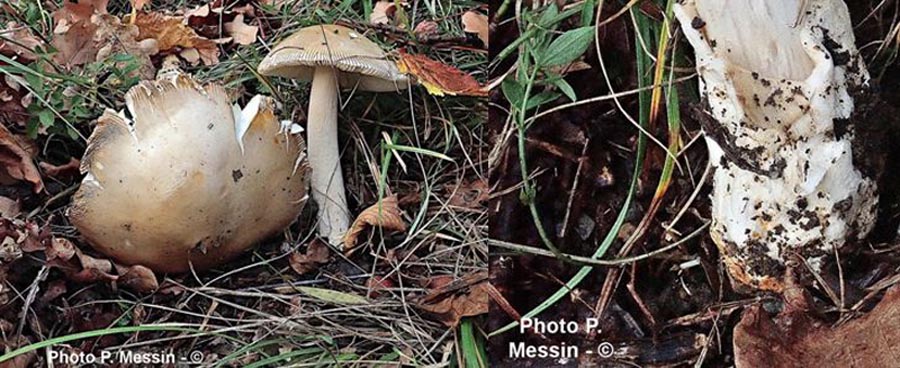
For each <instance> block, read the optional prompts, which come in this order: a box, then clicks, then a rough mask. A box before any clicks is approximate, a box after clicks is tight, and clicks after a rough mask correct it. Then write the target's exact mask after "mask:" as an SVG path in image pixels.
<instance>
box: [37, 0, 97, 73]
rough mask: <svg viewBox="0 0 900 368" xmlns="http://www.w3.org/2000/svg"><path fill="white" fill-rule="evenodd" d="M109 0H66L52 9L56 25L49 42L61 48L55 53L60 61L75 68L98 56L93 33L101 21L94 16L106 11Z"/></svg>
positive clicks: (55, 58) (57, 60)
mask: <svg viewBox="0 0 900 368" xmlns="http://www.w3.org/2000/svg"><path fill="white" fill-rule="evenodd" d="M107 3H108V0H88V1H79V2H78V3H73V2H71V1H65V2H64V3H63V6H62V7H60V8H59V9H58V10H57V11H55V12H53V20H54V21H56V28H54V30H53V33H54V35H53V40H51V42H50V43H51V44H52V45H53V47H54V48H56V50H57V51H58V52H57V53H56V54H55V55H53V59H54V60H55V61H56V62H57V63H59V64H61V65H63V66H65V67H68V68H72V67H74V66H78V65H82V64H86V63H90V62H93V61H94V60H95V57H96V55H97V51H98V50H99V47H98V46H97V44H96V42H94V34H95V33H96V32H97V28H98V25H97V24H96V23H94V22H93V21H92V18H93V16H94V15H103V14H107V13H106V5H107ZM97 19H99V17H98V18H97Z"/></svg>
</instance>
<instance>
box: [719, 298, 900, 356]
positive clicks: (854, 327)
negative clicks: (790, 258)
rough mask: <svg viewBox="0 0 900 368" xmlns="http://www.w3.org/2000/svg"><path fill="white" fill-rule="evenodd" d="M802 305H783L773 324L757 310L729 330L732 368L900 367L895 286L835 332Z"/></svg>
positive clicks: (899, 305)
mask: <svg viewBox="0 0 900 368" xmlns="http://www.w3.org/2000/svg"><path fill="white" fill-rule="evenodd" d="M806 309H808V308H805V307H804V305H803V304H801V306H800V307H796V306H795V304H791V303H786V307H785V309H784V311H782V313H781V314H779V315H777V316H775V317H774V318H772V317H771V316H769V314H768V313H766V312H765V310H764V309H763V308H762V307H761V306H759V305H756V306H753V307H751V308H750V309H748V310H747V311H745V312H744V314H743V315H742V316H741V321H740V322H739V323H738V325H737V326H736V327H735V329H734V356H735V366H736V367H739V368H740V367H815V366H821V365H822V364H823V363H825V365H827V366H829V367H887V366H895V365H896V362H898V361H900V350H897V349H896V346H897V345H898V344H900V329H898V328H897V327H898V321H900V286H894V287H892V288H891V289H889V290H888V291H887V292H886V293H885V295H884V298H883V299H882V300H881V302H879V303H878V305H877V306H875V308H874V309H872V311H870V312H868V313H866V314H865V315H863V316H862V317H859V318H857V319H854V320H851V321H849V322H847V323H844V324H841V325H839V326H837V327H832V326H831V325H829V324H827V323H824V322H822V321H819V320H817V319H816V318H815V317H813V316H812V315H811V314H810V313H809V312H807V310H806Z"/></svg>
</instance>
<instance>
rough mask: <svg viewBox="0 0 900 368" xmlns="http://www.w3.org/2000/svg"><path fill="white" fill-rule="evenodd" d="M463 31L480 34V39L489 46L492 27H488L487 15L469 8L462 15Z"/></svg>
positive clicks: (485, 45)
mask: <svg viewBox="0 0 900 368" xmlns="http://www.w3.org/2000/svg"><path fill="white" fill-rule="evenodd" d="M462 24H463V31H464V32H466V33H476V34H478V39H480V40H481V42H482V43H483V44H484V47H485V48H488V40H489V39H490V27H488V17H487V15H484V14H481V13H479V12H476V11H472V10H469V11H467V12H465V13H463V15H462Z"/></svg>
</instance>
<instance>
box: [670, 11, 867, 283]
mask: <svg viewBox="0 0 900 368" xmlns="http://www.w3.org/2000/svg"><path fill="white" fill-rule="evenodd" d="M674 10H675V15H676V16H677V18H678V20H679V21H680V22H681V24H682V29H683V30H684V34H685V37H686V38H687V39H688V41H690V43H691V45H692V46H693V47H694V52H695V54H696V57H697V71H698V72H699V74H700V91H701V93H702V96H703V100H704V103H706V104H707V106H706V108H707V110H708V111H707V112H705V113H703V115H705V118H701V119H700V120H701V123H703V129H704V132H705V134H706V141H707V145H708V147H709V156H710V161H711V162H712V164H713V165H714V166H715V167H716V169H715V170H716V171H715V174H714V176H713V180H714V184H713V193H712V226H711V233H712V234H711V235H712V239H713V241H715V243H716V245H717V246H718V247H719V250H720V251H721V253H722V255H723V258H724V262H725V264H726V266H727V269H728V271H729V274H730V275H731V277H732V279H733V280H734V281H736V286H738V287H741V286H749V287H751V288H753V289H763V290H772V291H781V289H782V288H783V287H784V284H783V278H784V275H785V272H786V267H787V264H788V261H789V259H790V258H791V257H793V256H797V255H799V256H800V257H801V258H803V260H804V262H805V263H806V264H808V265H809V266H810V268H811V269H812V270H813V271H814V272H819V271H820V270H821V265H822V263H823V261H824V260H825V259H826V257H831V256H833V254H834V252H835V251H836V249H838V248H840V247H841V246H843V245H844V243H846V242H847V241H850V240H853V239H858V238H861V237H863V236H865V235H866V234H867V233H868V232H869V230H870V229H871V228H872V226H873V225H874V223H875V206H876V203H877V202H878V197H877V195H876V185H875V180H874V178H873V177H871V176H869V175H866V174H865V173H864V171H862V170H860V166H858V165H860V162H859V160H855V158H857V159H858V158H859V157H858V153H859V152H858V151H857V152H854V147H853V144H852V143H853V134H854V129H853V124H854V123H857V122H858V121H854V120H856V119H854V117H855V116H854V115H853V110H854V97H855V96H856V95H857V94H858V93H859V92H860V91H863V90H865V89H866V88H867V86H868V79H869V75H868V72H866V68H865V65H864V63H863V61H862V58H861V57H860V55H859V52H858V50H857V49H856V46H855V45H854V37H853V28H852V24H851V23H850V15H849V13H848V11H847V5H846V4H844V2H843V1H841V0H731V1H721V0H685V1H683V2H681V3H679V4H677V5H676V6H675V8H674ZM854 153H856V154H857V155H854Z"/></svg>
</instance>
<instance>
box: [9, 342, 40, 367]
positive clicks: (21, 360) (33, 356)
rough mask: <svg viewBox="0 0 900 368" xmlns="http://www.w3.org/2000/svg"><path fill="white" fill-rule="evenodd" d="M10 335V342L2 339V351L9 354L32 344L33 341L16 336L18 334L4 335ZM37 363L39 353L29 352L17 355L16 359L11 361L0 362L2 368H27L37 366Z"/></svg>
mask: <svg viewBox="0 0 900 368" xmlns="http://www.w3.org/2000/svg"><path fill="white" fill-rule="evenodd" d="M4 335H8V336H9V339H8V340H3V339H2V338H0V351H3V352H7V351H12V350H15V349H16V348H20V347H23V346H25V345H29V344H31V341H30V340H29V339H28V338H27V337H25V336H18V337H17V336H16V334H4ZM36 361H37V351H29V352H27V353H24V354H21V355H17V356H16V357H15V358H12V359H10V360H7V361H4V362H0V368H27V367H34V366H36Z"/></svg>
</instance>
